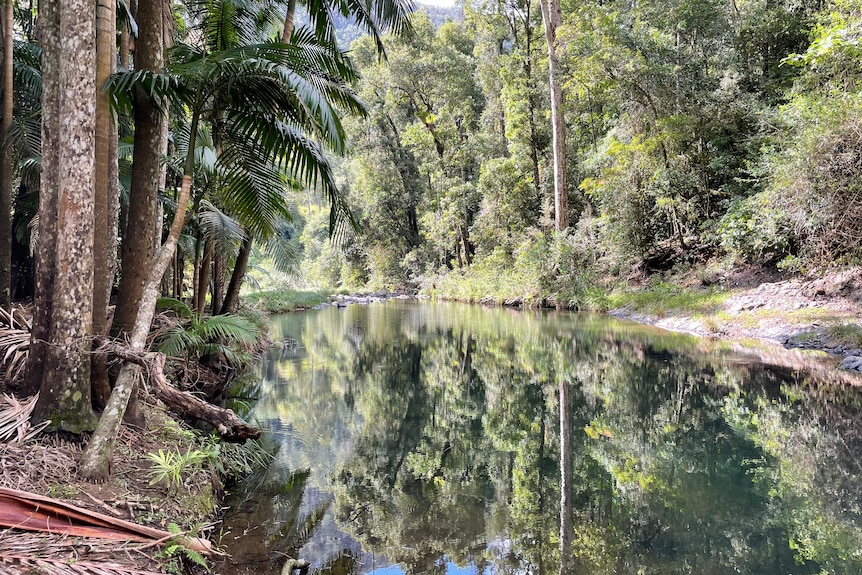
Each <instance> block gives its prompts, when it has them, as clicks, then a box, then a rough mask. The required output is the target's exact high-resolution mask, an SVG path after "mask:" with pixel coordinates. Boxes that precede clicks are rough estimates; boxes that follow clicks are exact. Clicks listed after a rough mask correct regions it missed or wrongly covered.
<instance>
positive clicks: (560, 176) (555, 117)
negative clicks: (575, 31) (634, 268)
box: [540, 0, 569, 231]
mask: <svg viewBox="0 0 862 575" xmlns="http://www.w3.org/2000/svg"><path fill="white" fill-rule="evenodd" d="M540 3H541V6H542V19H543V20H544V22H545V39H546V40H547V42H548V77H549V81H550V85H551V124H552V130H553V148H554V227H555V228H556V229H557V231H563V230H565V229H566V228H568V227H569V205H568V196H567V192H566V121H565V118H564V116H563V88H562V86H561V85H560V60H559V54H558V53H557V51H558V48H559V46H558V42H557V29H558V28H559V27H560V25H561V24H562V19H563V16H562V10H561V8H560V0H540Z"/></svg>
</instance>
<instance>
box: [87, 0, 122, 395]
mask: <svg viewBox="0 0 862 575" xmlns="http://www.w3.org/2000/svg"><path fill="white" fill-rule="evenodd" d="M116 46H117V3H116V1H115V0H99V1H98V5H97V7H96V181H95V208H94V220H95V222H94V224H95V233H94V234H93V289H94V291H93V333H94V334H96V335H103V334H105V333H106V330H107V322H108V301H109V300H110V297H111V286H112V285H113V283H114V262H115V259H116V257H115V255H114V254H116V239H115V238H116V237H117V224H116V221H117V217H116V209H117V204H116V200H115V199H114V198H116V196H117V129H116V122H115V121H114V117H113V112H112V111H111V106H110V102H109V101H108V95H107V94H106V93H104V92H103V91H102V89H101V87H102V85H103V84H104V83H105V81H106V80H107V79H108V76H110V75H111V73H112V72H113V71H114V68H115V67H116V65H115V62H116V60H117V58H116ZM112 212H113V213H112ZM91 369H92V376H91V382H92V386H93V399H94V403H95V404H96V406H97V407H99V408H103V407H104V406H105V404H106V403H107V402H108V396H109V395H110V394H111V386H110V383H109V381H108V369H107V366H106V365H105V362H104V358H102V357H100V356H97V355H94V356H93V358H92V362H91Z"/></svg>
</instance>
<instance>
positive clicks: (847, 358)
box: [610, 269, 862, 372]
mask: <svg viewBox="0 0 862 575" xmlns="http://www.w3.org/2000/svg"><path fill="white" fill-rule="evenodd" d="M735 283H736V284H737V285H738V284H739V283H746V282H734V281H733V280H730V281H728V282H727V284H728V285H729V286H734V285H735ZM727 290H728V291H727V296H726V297H725V298H724V299H723V300H722V301H721V303H719V304H716V305H715V306H714V307H713V308H711V309H707V310H698V311H696V312H692V311H684V310H678V309H667V310H662V313H660V314H648V313H641V312H638V311H636V310H633V309H631V308H619V309H614V310H611V311H610V314H611V315H613V316H615V317H623V318H628V319H632V320H635V321H639V322H643V323H649V324H653V325H656V326H658V327H662V328H665V329H670V330H674V331H684V332H690V333H694V334H697V335H702V336H710V337H721V338H726V339H733V340H743V339H751V338H753V339H758V340H762V341H766V342H771V343H774V344H778V345H782V346H784V347H786V348H798V349H811V350H821V351H824V352H826V353H827V354H830V355H832V356H835V357H836V358H841V359H842V360H843V361H842V362H841V368H842V369H850V370H856V371H860V372H862V323H860V322H862V269H851V270H845V271H840V272H830V273H826V274H824V275H822V276H821V277H814V278H794V279H785V280H779V281H767V282H764V283H760V284H757V285H753V286H751V287H728V288H727Z"/></svg>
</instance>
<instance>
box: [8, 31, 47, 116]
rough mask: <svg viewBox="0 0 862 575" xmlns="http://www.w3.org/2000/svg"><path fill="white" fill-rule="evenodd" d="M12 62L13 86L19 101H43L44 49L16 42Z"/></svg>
mask: <svg viewBox="0 0 862 575" xmlns="http://www.w3.org/2000/svg"><path fill="white" fill-rule="evenodd" d="M12 53H13V60H12V82H13V83H12V85H13V87H14V89H15V92H16V96H17V98H18V101H19V102H21V100H24V101H27V102H32V103H34V104H35V103H37V102H41V101H42V62H41V58H42V49H41V48H40V47H39V46H37V45H35V44H30V43H29V42H15V43H14V46H13V49H12Z"/></svg>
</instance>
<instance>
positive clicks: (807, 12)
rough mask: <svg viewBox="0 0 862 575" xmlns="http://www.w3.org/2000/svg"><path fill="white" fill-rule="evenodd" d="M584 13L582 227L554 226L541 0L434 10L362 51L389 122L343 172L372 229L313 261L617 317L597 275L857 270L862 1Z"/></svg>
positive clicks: (354, 127)
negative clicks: (704, 269)
mask: <svg viewBox="0 0 862 575" xmlns="http://www.w3.org/2000/svg"><path fill="white" fill-rule="evenodd" d="M564 12H565V14H564V26H563V27H562V28H561V30H560V31H559V34H558V35H559V38H560V42H561V46H562V48H563V49H562V51H561V54H562V64H563V69H564V71H563V84H564V90H565V98H566V99H565V102H564V109H565V116H566V122H567V123H566V127H567V142H568V158H569V160H568V166H567V171H568V179H569V189H568V195H569V206H570V211H571V213H570V216H571V217H570V221H572V222H573V223H572V226H571V228H570V229H569V230H567V231H566V232H564V233H556V232H553V231H552V229H553V213H552V212H553V181H552V180H553V177H552V166H551V165H550V162H551V156H550V123H549V104H548V86H547V54H546V52H545V45H544V38H543V36H542V34H543V27H542V19H541V14H540V11H539V7H538V3H534V2H528V1H524V0H508V1H505V2H485V1H483V0H471V1H469V2H467V3H466V5H465V6H464V17H463V19H462V20H461V21H457V22H456V21H450V22H447V23H445V24H443V25H442V26H439V27H435V26H434V25H433V24H432V23H431V22H430V21H429V19H428V18H427V17H426V16H425V15H424V14H423V13H422V12H419V13H417V14H415V15H414V18H413V27H414V32H415V33H414V34H413V35H412V36H410V37H404V38H400V39H397V38H392V39H389V40H388V44H387V46H388V48H387V54H388V60H387V61H381V60H380V59H379V58H377V56H376V53H375V51H374V44H373V42H372V41H371V40H370V39H368V38H361V39H359V40H357V41H355V42H354V43H353V45H352V52H351V55H352V58H353V62H354V63H355V65H356V66H357V68H358V70H359V74H360V75H361V79H360V80H359V82H358V83H357V84H356V89H357V92H358V93H359V95H360V97H361V98H362V99H363V101H364V102H365V103H366V105H367V107H368V115H367V117H366V118H362V119H355V120H351V121H349V122H347V130H348V135H349V138H350V140H351V142H352V147H353V155H352V157H351V159H350V160H349V161H348V162H346V163H345V164H344V165H343V166H342V168H343V170H342V171H343V178H344V181H345V182H346V184H347V185H346V190H347V191H348V195H349V198H350V202H351V204H352V206H353V208H354V210H355V213H356V215H357V217H358V219H359V220H360V222H361V223H362V226H361V228H360V231H359V232H358V233H357V234H356V235H354V236H353V237H350V238H348V239H347V240H345V241H343V242H342V243H341V244H340V245H341V247H342V248H343V249H344V253H343V254H342V255H335V253H334V252H335V250H332V249H331V246H329V245H327V246H324V248H323V249H320V247H319V244H318V245H317V247H315V249H313V250H311V251H309V252H308V253H306V263H307V264H308V265H307V267H306V270H307V271H308V275H309V277H310V278H311V279H313V280H315V281H317V282H318V283H319V284H321V285H327V286H334V285H342V286H357V285H362V284H369V285H370V286H371V287H374V288H377V287H413V288H420V289H425V290H427V291H428V292H430V293H442V294H444V295H450V296H455V297H459V298H464V299H480V298H482V297H486V296H490V297H492V298H494V299H497V300H501V301H505V300H508V299H514V298H518V299H527V300H530V299H536V298H543V297H548V296H550V297H553V298H555V299H557V300H558V301H562V302H568V303H570V304H572V305H579V306H588V307H601V305H598V306H596V305H595V304H594V303H593V302H592V299H594V298H593V295H591V293H592V292H591V290H594V287H593V286H594V285H595V284H596V282H597V281H598V278H607V277H621V278H625V277H628V276H630V275H631V274H632V272H637V273H638V274H644V273H646V274H649V273H653V272H655V271H665V270H668V269H671V268H673V267H674V266H677V269H680V268H685V267H686V266H691V265H692V264H693V263H698V262H703V261H705V260H707V259H713V260H715V261H720V262H723V263H722V264H720V265H723V266H725V267H727V266H731V265H733V264H735V263H741V262H753V263H759V264H764V265H771V266H778V267H779V268H780V269H790V270H793V271H801V270H804V269H805V268H806V267H809V266H814V265H821V264H823V263H825V262H834V261H838V262H839V263H854V262H856V261H858V257H859V255H860V247H862V245H860V241H859V238H860V237H862V234H860V233H859V232H860V231H862V230H860V229H859V225H860V224H859V222H862V217H860V216H862V211H860V210H862V198H860V192H859V183H858V182H859V181H860V178H859V176H860V175H862V174H860V162H859V161H858V159H859V155H860V153H862V152H860V151H862V138H860V137H859V133H860V131H859V120H858V117H859V107H860V104H859V85H858V78H859V73H860V71H862V70H860V67H859V64H858V62H859V58H858V56H859V48H858V38H859V33H860V26H862V13H860V6H859V2H858V1H854V0H837V1H835V2H828V3H824V2H821V1H813V0H812V1H802V2H799V1H789V0H777V1H774V2H771V1H770V2H765V1H762V0H747V1H737V2H724V1H718V0H707V1H698V2H694V1H690V0H675V1H674V2H671V3H668V2H664V1H663V2H658V1H655V0H647V1H646V2H637V3H631V2H621V1H615V0H611V1H602V2H598V1H592V0H588V1H586V2H580V3H577V4H573V3H568V4H564ZM313 224H314V222H312V221H309V222H308V223H307V225H309V226H310V225H313ZM317 228H318V229H319V228H320V223H318V224H317ZM303 233H304V234H305V235H306V236H309V237H311V236H314V235H317V236H318V237H319V236H320V234H319V233H318V232H309V231H307V230H306V231H304V232H303ZM323 260H325V262H324V261H323ZM701 279H703V280H705V281H709V280H710V279H711V278H707V277H703V278H701Z"/></svg>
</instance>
